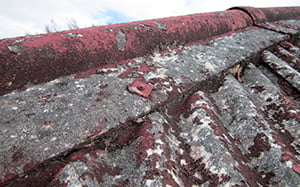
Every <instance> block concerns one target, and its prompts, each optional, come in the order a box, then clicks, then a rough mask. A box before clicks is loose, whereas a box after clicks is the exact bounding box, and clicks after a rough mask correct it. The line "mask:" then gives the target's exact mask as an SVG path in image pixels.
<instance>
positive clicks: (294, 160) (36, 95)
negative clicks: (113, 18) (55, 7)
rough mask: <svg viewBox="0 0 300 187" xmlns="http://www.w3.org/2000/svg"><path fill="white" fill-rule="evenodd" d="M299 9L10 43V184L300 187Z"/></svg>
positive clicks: (6, 68)
mask: <svg viewBox="0 0 300 187" xmlns="http://www.w3.org/2000/svg"><path fill="white" fill-rule="evenodd" d="M299 33H300V7H281V8H253V7H235V8H232V9H229V10H227V11H223V12H215V13H207V14H194V15H188V16H180V17H171V18H163V19H156V20H148V21H140V22H132V23H125V24H117V25H109V26H102V27H93V28H87V29H78V30H72V31H63V32H57V33H51V34H46V35H36V36H30V37H19V38H11V39H4V40H0V78H1V79H0V94H1V96H0V109H1V113H0V132H1V137H0V145H1V147H0V186H168V185H169V186H276V185H277V186H299V185H300V183H299V181H300V157H299V153H300V149H299V147H300V144H299V143H300V140H299V137H300V131H299V121H300V104H299V102H300V100H299V99H300V60H299V59H300V43H299V42H300V40H299Z"/></svg>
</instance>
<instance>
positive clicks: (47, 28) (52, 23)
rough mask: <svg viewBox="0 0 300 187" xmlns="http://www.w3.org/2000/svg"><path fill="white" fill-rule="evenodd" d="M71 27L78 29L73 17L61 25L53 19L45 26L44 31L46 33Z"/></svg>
mask: <svg viewBox="0 0 300 187" xmlns="http://www.w3.org/2000/svg"><path fill="white" fill-rule="evenodd" d="M73 29H79V26H78V25H77V21H76V20H75V19H74V18H71V19H69V21H68V23H67V25H66V26H61V25H58V24H56V23H55V21H54V20H53V19H52V20H51V21H50V24H48V25H46V26H45V31H46V32H47V33H50V32H58V31H62V30H73Z"/></svg>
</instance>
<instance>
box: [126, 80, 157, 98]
mask: <svg viewBox="0 0 300 187" xmlns="http://www.w3.org/2000/svg"><path fill="white" fill-rule="evenodd" d="M153 88H154V87H153V86H151V85H148V84H146V83H143V82H140V81H135V82H134V83H133V84H132V85H129V86H128V90H129V91H130V92H131V93H135V94H138V95H141V96H143V97H149V95H150V93H151V91H152V90H153Z"/></svg>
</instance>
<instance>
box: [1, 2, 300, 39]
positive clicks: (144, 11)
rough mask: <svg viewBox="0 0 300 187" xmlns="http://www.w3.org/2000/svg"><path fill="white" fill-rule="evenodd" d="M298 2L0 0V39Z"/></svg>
mask: <svg viewBox="0 0 300 187" xmlns="http://www.w3.org/2000/svg"><path fill="white" fill-rule="evenodd" d="M299 5H300V2H299V0H285V1H282V0H265V1H261V0H252V1H249V0H231V1H225V2H224V1H217V0H209V1H204V2H203V1H199V0H51V1H41V0H26V1H23V0H9V1H7V0H0V24H1V30H0V38H5V37H13V36H19V35H24V34H26V33H30V34H37V33H41V32H44V31H45V26H46V25H47V24H50V22H51V20H54V21H55V23H56V24H57V25H67V23H68V21H69V20H70V19H75V20H76V21H77V23H78V25H79V26H80V27H88V26H91V25H105V24H108V23H115V22H127V21H133V20H143V19H152V18H159V17H169V16H177V15H185V14H191V13H202V12H214V11H221V10H226V9H228V8H230V7H232V6H254V7H274V6H299ZM115 16H117V18H116V17H115ZM123 18H124V19H123Z"/></svg>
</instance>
